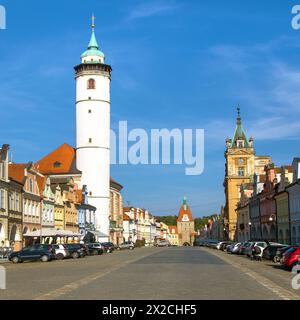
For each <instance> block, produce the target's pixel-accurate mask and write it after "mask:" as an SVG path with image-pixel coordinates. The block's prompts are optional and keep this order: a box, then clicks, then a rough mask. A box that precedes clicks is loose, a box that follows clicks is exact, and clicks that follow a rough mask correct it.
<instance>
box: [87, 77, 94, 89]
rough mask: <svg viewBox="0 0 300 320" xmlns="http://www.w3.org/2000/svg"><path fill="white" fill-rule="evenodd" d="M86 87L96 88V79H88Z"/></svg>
mask: <svg viewBox="0 0 300 320" xmlns="http://www.w3.org/2000/svg"><path fill="white" fill-rule="evenodd" d="M87 88H88V89H96V81H95V80H94V79H89V80H88V83H87Z"/></svg>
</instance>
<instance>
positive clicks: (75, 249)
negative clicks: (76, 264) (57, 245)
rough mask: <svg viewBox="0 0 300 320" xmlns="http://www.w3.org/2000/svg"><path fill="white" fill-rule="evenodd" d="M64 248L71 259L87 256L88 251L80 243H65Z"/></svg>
mask: <svg viewBox="0 0 300 320" xmlns="http://www.w3.org/2000/svg"><path fill="white" fill-rule="evenodd" d="M65 246H66V247H67V249H68V250H69V253H70V256H71V257H72V258H73V259H77V258H81V257H85V256H86V255H88V249H87V247H86V246H85V245H84V244H81V243H66V244H65Z"/></svg>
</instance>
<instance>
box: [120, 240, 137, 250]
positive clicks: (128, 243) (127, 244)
mask: <svg viewBox="0 0 300 320" xmlns="http://www.w3.org/2000/svg"><path fill="white" fill-rule="evenodd" d="M117 249H118V250H123V249H129V250H133V249H134V243H133V242H132V241H125V242H123V243H122V244H120V245H119V246H118V247H117Z"/></svg>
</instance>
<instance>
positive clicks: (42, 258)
mask: <svg viewBox="0 0 300 320" xmlns="http://www.w3.org/2000/svg"><path fill="white" fill-rule="evenodd" d="M41 261H42V262H48V261H49V257H48V256H46V255H43V256H41Z"/></svg>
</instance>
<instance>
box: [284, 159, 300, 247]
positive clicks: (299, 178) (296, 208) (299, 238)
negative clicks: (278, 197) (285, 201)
mask: <svg viewBox="0 0 300 320" xmlns="http://www.w3.org/2000/svg"><path fill="white" fill-rule="evenodd" d="M292 167H293V183H291V184H290V185H288V186H287V187H286V190H287V192H288V194H289V208H290V237H291V244H292V245H296V244H300V158H294V160H293V163H292Z"/></svg>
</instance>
